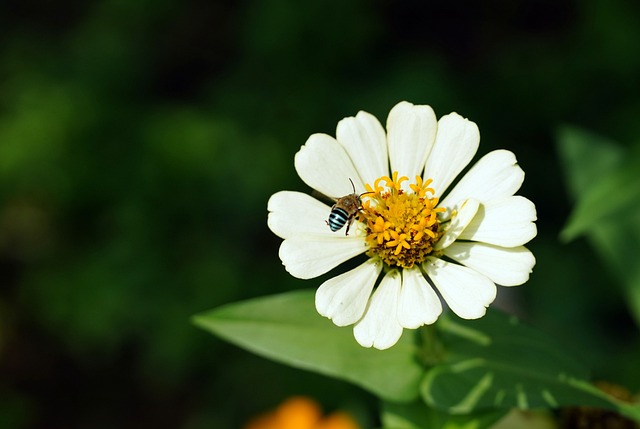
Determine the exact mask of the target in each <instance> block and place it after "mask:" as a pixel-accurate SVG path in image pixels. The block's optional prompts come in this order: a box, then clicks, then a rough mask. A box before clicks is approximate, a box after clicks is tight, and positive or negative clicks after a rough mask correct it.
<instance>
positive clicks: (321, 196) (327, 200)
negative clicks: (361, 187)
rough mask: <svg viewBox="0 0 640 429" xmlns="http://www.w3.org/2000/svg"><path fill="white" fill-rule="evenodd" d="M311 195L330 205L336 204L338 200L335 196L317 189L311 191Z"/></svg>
mask: <svg viewBox="0 0 640 429" xmlns="http://www.w3.org/2000/svg"><path fill="white" fill-rule="evenodd" d="M311 196H312V197H314V198H316V199H318V200H320V201H323V202H325V203H327V204H329V205H334V204H335V203H336V202H337V201H338V200H336V199H335V198H331V197H329V196H327V195H325V194H323V193H322V192H319V191H316V190H315V189H314V190H312V191H311Z"/></svg>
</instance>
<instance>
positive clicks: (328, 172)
mask: <svg viewBox="0 0 640 429" xmlns="http://www.w3.org/2000/svg"><path fill="white" fill-rule="evenodd" d="M294 164H295V167H296V171H297V172H298V175H299V176H300V178H301V179H302V180H303V181H304V183H306V184H307V185H309V186H311V187H312V188H313V189H315V190H317V191H319V192H321V193H323V194H324V195H326V196H328V197H331V198H334V199H338V198H340V197H344V196H345V195H347V194H351V193H353V188H352V187H351V183H349V179H351V180H353V183H354V185H355V187H356V190H357V191H356V192H364V184H363V183H362V180H361V179H360V176H359V175H358V173H357V171H356V168H355V167H354V166H353V163H352V162H351V160H350V159H349V155H347V152H345V150H344V148H343V147H342V146H341V145H340V143H338V142H337V141H336V140H335V139H334V138H333V137H331V136H328V135H326V134H313V135H312V136H311V137H309V139H308V140H307V142H306V143H305V144H304V146H302V147H301V148H300V150H299V151H298V153H296V156H295V159H294Z"/></svg>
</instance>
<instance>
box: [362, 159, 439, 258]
mask: <svg viewBox="0 0 640 429" xmlns="http://www.w3.org/2000/svg"><path fill="white" fill-rule="evenodd" d="M407 180H409V179H408V178H407V177H406V176H402V177H400V178H398V172H397V171H396V172H394V173H393V175H392V177H388V176H383V177H380V178H379V179H377V180H376V181H375V182H374V184H373V187H371V186H370V185H369V184H367V185H366V188H367V191H368V192H367V194H365V195H363V196H364V197H365V201H364V202H363V203H362V210H361V211H360V213H359V215H358V216H359V217H358V218H359V220H360V221H362V222H364V224H365V230H366V233H367V237H366V240H367V243H368V244H369V251H368V252H367V255H368V256H371V257H373V256H378V257H379V258H381V259H382V260H383V261H384V262H385V263H386V264H387V265H390V266H398V267H402V268H411V267H412V266H413V265H414V264H417V263H420V262H422V261H424V259H425V258H426V257H427V255H429V254H430V253H431V252H432V251H433V245H434V243H435V242H436V241H438V239H439V238H440V235H441V233H440V231H439V228H440V222H439V220H438V217H437V214H438V213H439V212H443V211H444V208H436V205H437V204H438V198H436V197H431V198H430V197H429V196H428V195H429V194H431V195H433V194H434V193H435V191H434V190H433V188H430V187H429V185H430V184H431V182H432V180H431V179H429V180H427V181H425V182H423V181H422V178H421V177H420V176H416V183H415V184H411V185H409V187H410V188H411V191H412V192H411V191H409V192H405V191H404V190H403V189H402V186H401V185H402V182H404V181H407Z"/></svg>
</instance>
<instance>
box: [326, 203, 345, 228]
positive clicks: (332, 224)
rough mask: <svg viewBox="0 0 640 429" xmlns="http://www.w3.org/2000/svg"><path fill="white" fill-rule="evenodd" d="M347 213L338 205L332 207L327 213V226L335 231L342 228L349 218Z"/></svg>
mask: <svg viewBox="0 0 640 429" xmlns="http://www.w3.org/2000/svg"><path fill="white" fill-rule="evenodd" d="M349 217H350V216H349V213H347V211H346V210H344V209H342V208H340V207H334V208H333V209H332V210H331V213H330V214H329V228H331V231H333V232H335V231H337V230H339V229H340V228H342V227H343V226H344V225H345V224H346V223H347V221H348V220H349Z"/></svg>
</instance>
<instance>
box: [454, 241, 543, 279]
mask: <svg viewBox="0 0 640 429" xmlns="http://www.w3.org/2000/svg"><path fill="white" fill-rule="evenodd" d="M444 254H445V255H446V256H448V257H449V258H451V259H453V260H454V261H457V262H460V263H461V264H464V265H466V266H467V267H469V268H473V269H474V270H476V271H478V272H479V273H482V274H484V275H485V276H487V277H489V278H490V279H491V280H493V281H494V282H495V283H497V284H499V285H501V286H518V285H521V284H523V283H525V282H526V281H527V280H529V274H530V273H531V271H532V270H533V266H534V265H535V264H536V258H535V257H534V256H533V253H531V252H530V251H529V250H528V249H527V248H526V247H522V246H520V247H510V248H507V247H498V246H492V245H491V244H483V243H460V242H456V243H453V244H452V245H451V246H449V247H447V248H446V249H445V251H444Z"/></svg>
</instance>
